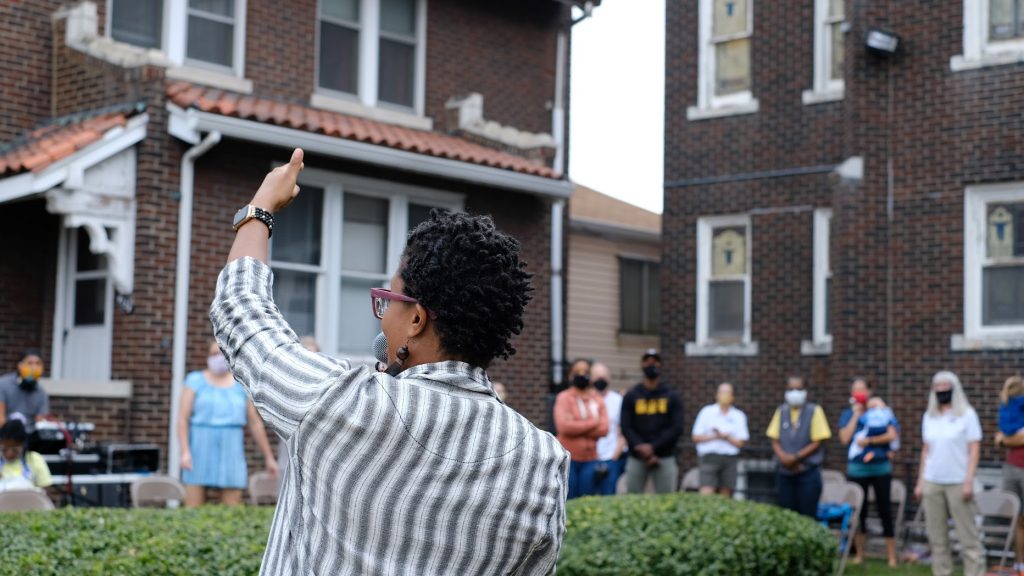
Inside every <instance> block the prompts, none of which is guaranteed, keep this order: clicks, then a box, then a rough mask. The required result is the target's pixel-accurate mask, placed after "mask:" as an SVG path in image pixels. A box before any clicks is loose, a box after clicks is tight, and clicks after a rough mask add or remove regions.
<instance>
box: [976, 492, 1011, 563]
mask: <svg viewBox="0 0 1024 576" xmlns="http://www.w3.org/2000/svg"><path fill="white" fill-rule="evenodd" d="M974 502H975V504H977V506H978V514H979V517H978V537H979V538H980V539H981V544H982V546H984V547H985V554H986V556H998V557H999V568H1002V567H1003V565H1004V563H1005V562H1006V561H1007V560H1008V559H1011V558H1013V556H1014V554H1013V552H1012V551H1011V550H1012V549H1011V547H1010V544H1011V543H1012V542H1013V538H1014V534H1015V532H1016V529H1017V522H1018V519H1019V518H1020V507H1021V502H1020V498H1018V497H1017V495H1016V494H1014V493H1013V492H1009V491H1006V490H986V491H985V492H978V493H977V494H975V495H974ZM1018 561H1019V560H1018Z"/></svg>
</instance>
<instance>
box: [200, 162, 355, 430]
mask: <svg viewBox="0 0 1024 576" xmlns="http://www.w3.org/2000/svg"><path fill="white" fill-rule="evenodd" d="M302 157H303V155H302V150H300V149H296V150H295V151H294V152H293V153H292V158H291V161H290V162H289V163H288V164H285V165H284V166H280V167H278V168H275V169H274V170H272V171H271V172H270V173H269V174H267V177H266V178H265V179H264V180H263V184H262V185H261V186H260V188H259V190H258V191H257V192H256V195H255V196H254V197H253V199H252V202H251V203H252V204H253V205H255V206H257V207H259V208H262V209H264V210H266V211H268V212H270V213H271V214H274V213H277V212H279V211H280V210H281V209H283V208H284V207H286V206H287V205H288V204H289V203H290V202H291V201H292V200H293V199H294V198H295V196H296V195H297V194H298V192H299V188H298V186H297V185H296V184H295V182H296V179H297V178H298V175H299V171H301V170H302V166H303V164H302ZM269 237H270V235H269V230H268V229H267V227H266V226H265V225H264V224H263V223H262V222H259V221H257V220H250V221H249V222H247V223H246V224H244V225H242V227H241V228H239V229H238V233H237V234H236V236H235V242H234V244H233V245H232V247H231V253H230V255H229V256H228V265H227V266H226V267H225V268H224V270H223V271H221V273H220V277H219V278H218V280H217V293H216V295H215V296H214V300H213V304H212V305H211V307H210V321H211V322H212V323H213V330H214V334H215V335H216V338H217V343H218V344H219V345H220V349H221V351H223V352H224V355H225V357H227V359H228V362H229V363H230V364H231V371H232V372H233V373H234V375H235V378H236V379H237V380H238V381H239V382H241V383H242V385H243V386H245V387H246V388H247V389H248V390H249V394H250V395H251V397H252V399H253V403H254V404H255V406H256V410H257V411H258V412H259V414H260V416H262V418H263V420H264V422H266V423H267V425H269V426H270V427H271V428H272V429H273V430H275V431H276V432H277V433H279V434H281V435H282V436H283V437H284V438H286V439H287V438H289V437H290V436H291V434H292V433H293V432H294V431H295V428H296V427H297V426H298V424H299V422H301V421H302V418H303V417H304V416H305V415H306V412H308V411H309V409H310V408H311V407H312V406H313V404H314V403H315V402H316V400H317V399H319V398H320V395H321V394H322V393H323V391H324V390H325V389H326V387H327V386H329V385H330V384H331V383H334V382H337V381H338V377H339V376H340V375H341V374H343V373H345V372H348V371H350V370H351V367H350V366H349V364H348V362H339V361H336V360H334V359H332V358H330V357H328V356H325V355H322V354H317V353H314V352H310V351H309V350H306V348H305V347H303V346H302V345H301V344H300V343H299V339H298V337H297V336H296V335H295V332H294V331H292V329H291V328H290V327H289V326H288V323H287V322H285V320H284V317H283V316H282V314H281V311H280V310H279V309H278V308H277V305H276V304H274V298H273V274H272V273H271V271H270V268H269V267H268V266H267V252H268V248H267V247H268V242H269Z"/></svg>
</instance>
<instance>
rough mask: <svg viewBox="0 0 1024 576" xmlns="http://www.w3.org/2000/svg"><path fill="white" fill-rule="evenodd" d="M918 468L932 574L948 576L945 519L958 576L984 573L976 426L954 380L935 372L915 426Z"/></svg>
mask: <svg viewBox="0 0 1024 576" xmlns="http://www.w3.org/2000/svg"><path fill="white" fill-rule="evenodd" d="M921 439H922V440H923V442H924V446H923V447H922V448H921V467H920V471H919V473H918V480H917V487H916V488H914V497H915V498H917V499H918V500H919V501H921V502H922V505H923V506H924V514H925V526H926V528H927V531H928V544H929V545H930V546H931V549H932V574H934V575H935V576H949V575H951V574H953V554H952V551H951V549H950V545H949V518H950V517H952V518H953V524H955V525H956V532H957V537H958V538H959V540H960V545H961V547H962V551H961V556H962V557H963V559H964V576H982V575H983V574H984V573H985V563H984V560H985V552H984V549H983V548H982V547H981V541H980V540H979V539H978V528H977V525H976V524H975V520H974V518H975V516H976V514H977V510H976V508H975V505H974V502H973V498H974V473H975V471H976V470H977V469H978V458H979V455H980V453H981V423H980V422H979V421H978V414H977V413H976V412H975V411H974V408H972V407H971V405H970V403H969V402H968V401H967V395H966V394H964V389H963V386H962V385H961V384H960V378H958V377H957V375H956V374H954V373H952V372H939V373H938V374H936V375H935V376H934V377H933V378H932V386H931V393H930V394H929V396H928V411H927V412H925V415H924V419H923V420H922V422H921Z"/></svg>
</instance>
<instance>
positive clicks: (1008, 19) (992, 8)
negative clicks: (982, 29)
mask: <svg viewBox="0 0 1024 576" xmlns="http://www.w3.org/2000/svg"><path fill="white" fill-rule="evenodd" d="M988 14H989V16H988V39H989V41H991V42H999V41H1002V40H1017V39H1021V38H1024V26H1022V23H1024V0H989V7H988Z"/></svg>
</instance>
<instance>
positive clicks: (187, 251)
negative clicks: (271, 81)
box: [167, 132, 220, 478]
mask: <svg viewBox="0 0 1024 576" xmlns="http://www.w3.org/2000/svg"><path fill="white" fill-rule="evenodd" d="M218 142H220V132H210V133H209V134H207V135H206V137H205V138H203V139H202V141H200V142H199V143H198V144H196V145H195V146H193V147H191V148H189V149H188V150H186V151H185V154H184V155H182V157H181V190H180V194H181V199H180V203H179V205H178V262H177V268H176V270H175V273H174V344H173V348H172V351H171V421H170V425H169V426H168V431H169V436H168V442H167V446H168V453H167V472H168V474H169V475H170V476H171V477H172V478H177V477H178V475H179V473H180V472H181V463H180V462H179V455H180V454H181V450H180V447H179V446H178V410H179V402H180V398H181V385H182V382H184V380H185V361H186V347H185V344H186V340H187V339H188V284H189V267H190V266H191V265H192V263H191V259H192V199H193V192H194V191H195V190H194V184H195V162H196V159H197V158H199V157H200V156H202V155H203V154H206V152H207V151H209V150H210V148H213V147H214V146H216V145H217V143H218Z"/></svg>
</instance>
